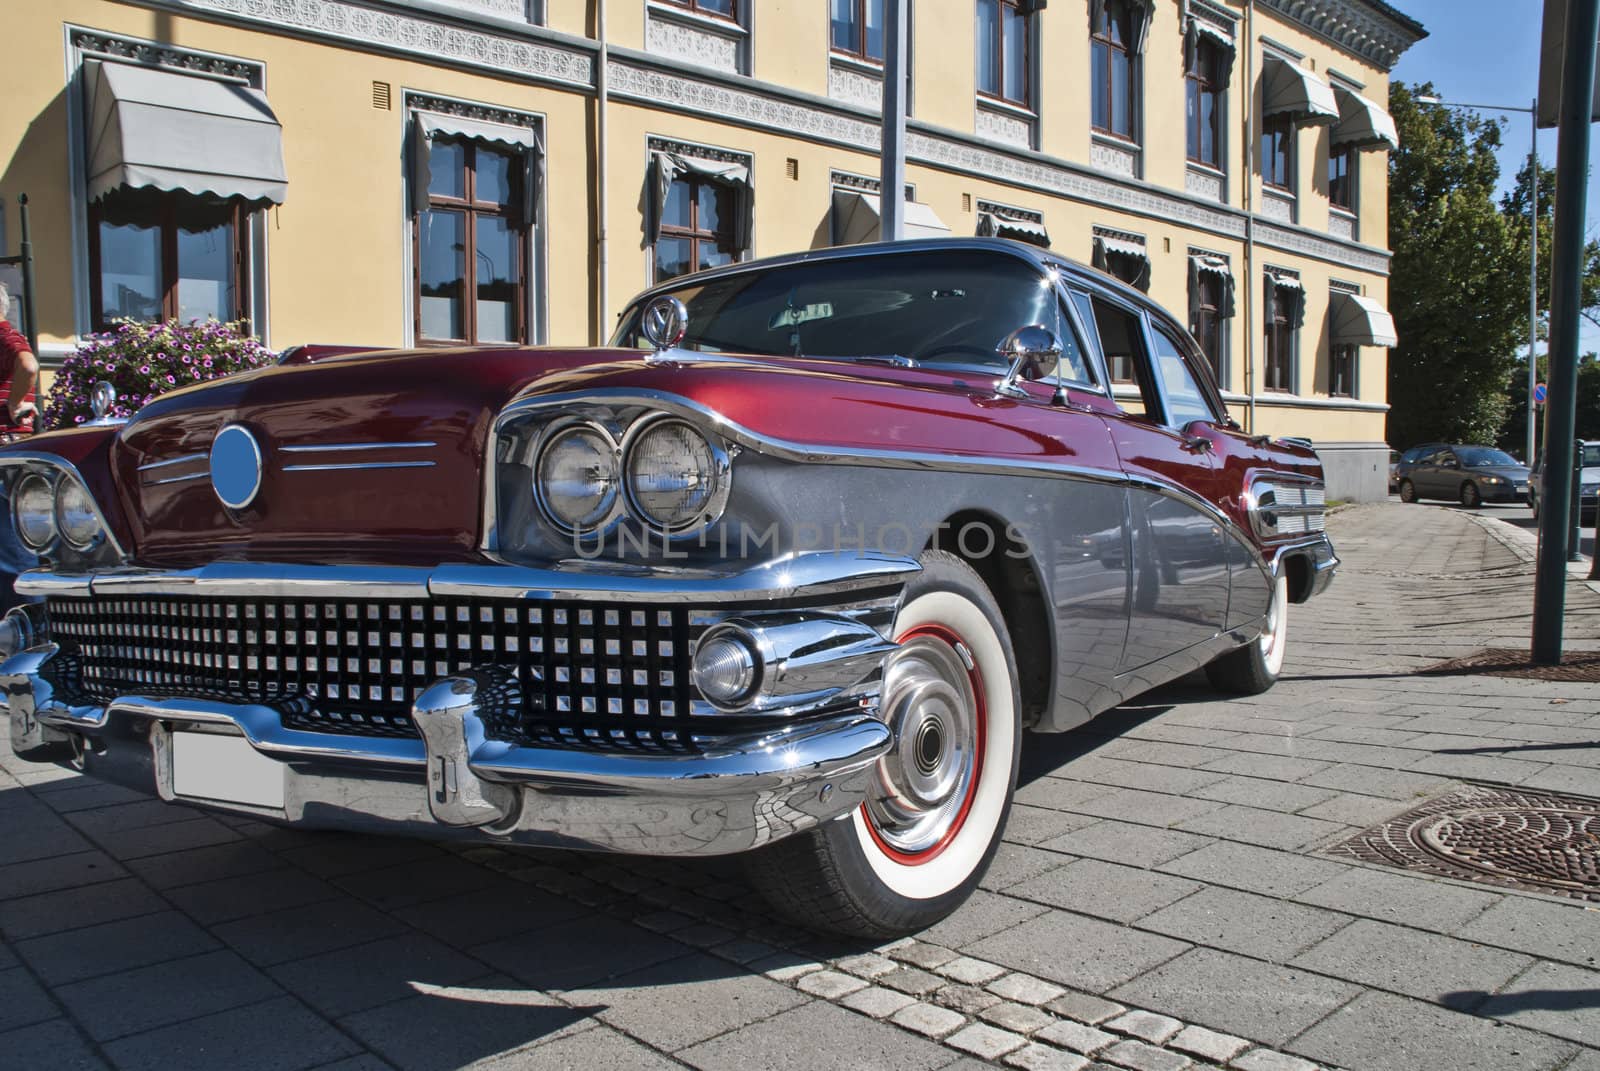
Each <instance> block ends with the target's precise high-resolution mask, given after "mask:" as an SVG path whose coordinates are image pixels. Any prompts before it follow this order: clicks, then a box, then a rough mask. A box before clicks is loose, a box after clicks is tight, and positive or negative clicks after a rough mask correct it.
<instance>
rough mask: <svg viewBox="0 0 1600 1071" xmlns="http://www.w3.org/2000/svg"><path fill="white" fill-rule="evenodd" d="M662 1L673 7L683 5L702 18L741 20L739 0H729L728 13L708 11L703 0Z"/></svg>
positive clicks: (735, 21) (728, 20) (661, 0)
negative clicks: (702, 4)
mask: <svg viewBox="0 0 1600 1071" xmlns="http://www.w3.org/2000/svg"><path fill="white" fill-rule="evenodd" d="M660 2H661V3H664V4H670V5H672V6H673V7H681V8H683V9H684V10H685V11H692V12H694V13H695V14H696V15H699V16H701V17H702V18H707V19H721V20H722V21H723V22H734V23H737V22H738V21H739V0H728V11H727V13H726V14H724V13H723V12H721V11H707V10H706V9H705V8H703V7H702V6H701V0H660Z"/></svg>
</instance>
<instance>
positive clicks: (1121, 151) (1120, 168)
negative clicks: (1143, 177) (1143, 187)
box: [1089, 137, 1139, 178]
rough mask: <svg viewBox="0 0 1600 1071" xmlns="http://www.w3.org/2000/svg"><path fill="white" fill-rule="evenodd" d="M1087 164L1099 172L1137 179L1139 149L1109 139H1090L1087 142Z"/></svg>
mask: <svg viewBox="0 0 1600 1071" xmlns="http://www.w3.org/2000/svg"><path fill="white" fill-rule="evenodd" d="M1089 164H1090V166H1091V167H1094V168H1096V169H1098V170H1100V171H1110V172H1111V173H1112V174H1114V175H1127V176H1128V177H1129V178H1138V177H1139V149H1138V147H1137V146H1134V145H1128V144H1125V143H1123V142H1120V141H1112V140H1110V139H1109V138H1100V137H1096V138H1092V139H1091V140H1090V142H1089Z"/></svg>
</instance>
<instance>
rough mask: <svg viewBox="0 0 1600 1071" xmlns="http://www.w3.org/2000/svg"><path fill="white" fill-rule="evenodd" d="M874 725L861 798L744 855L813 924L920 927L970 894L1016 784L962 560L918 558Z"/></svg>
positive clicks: (1007, 723)
mask: <svg viewBox="0 0 1600 1071" xmlns="http://www.w3.org/2000/svg"><path fill="white" fill-rule="evenodd" d="M894 635H895V639H896V641H897V642H898V643H899V644H900V647H899V649H898V650H897V651H896V652H895V653H894V654H892V655H890V656H889V659H888V660H887V662H886V663H885V666H884V682H883V698H882V707H881V716H882V717H883V718H884V720H885V721H886V722H887V723H888V724H889V726H890V728H891V729H892V730H893V732H894V743H893V745H892V746H891V748H890V750H889V752H888V754H886V755H885V756H884V757H883V758H882V759H880V760H879V761H878V763H877V765H876V766H875V767H874V769H873V770H872V773H871V776H872V781H871V785H870V787H869V789H868V792H867V800H866V802H865V803H864V804H863V805H862V806H860V807H858V808H856V810H855V811H853V812H851V814H850V815H849V816H847V817H844V818H840V819H838V820H837V821H833V822H829V823H827V824H826V825H823V826H819V827H818V828H816V829H813V830H809V831H808V832H805V833H800V834H797V835H795V836H792V837H789V838H787V839H786V840H782V841H779V842H778V843H776V844H773V845H769V846H767V847H765V848H761V849H759V850H757V851H754V852H751V853H750V854H749V855H747V856H746V857H745V864H746V871H747V873H748V874H749V876H750V880H751V882H752V883H753V884H754V885H755V886H756V888H758V889H759V890H760V891H761V892H762V894H763V895H765V896H766V897H767V899H768V900H769V901H771V902H772V904H773V905H774V906H775V907H777V908H778V909H779V910H781V911H782V912H784V913H785V914H787V915H788V916H789V917H791V918H793V919H795V920H796V921H797V922H800V923H801V924H803V925H805V926H809V927H811V928H813V929H819V930H828V931H832V932H835V933H843V934H849V935H852V936H858V937H873V938H883V937H893V936H899V935H902V934H908V933H915V932H916V931H918V930H921V929H925V928H926V927H928V926H931V925H933V924H934V923H936V922H938V921H939V920H940V919H942V918H944V917H945V916H946V915H948V914H950V912H952V911H954V910H955V909H956V908H957V907H959V906H960V905H961V903H962V902H963V901H964V900H966V898H967V897H968V896H970V895H971V894H972V891H973V890H974V889H975V888H977V885H978V882H979V880H980V879H982V877H983V874H984V871H986V870H987V869H988V867H989V861H990V860H991V859H992V858H993V857H994V853H995V850H996V849H997V848H998V847H999V845H1000V837H1001V834H1002V832H1003V831H1004V829H1005V822H1006V816H1007V814H1008V813H1009V812H1010V808H1011V794H1012V791H1013V790H1014V788H1015V786H1016V779H1017V755H1018V747H1017V745H1018V741H1019V739H1020V718H1021V703H1020V702H1019V697H1018V691H1017V667H1016V664H1015V662H1014V661H1013V659H1012V655H1011V637H1010V634H1009V633H1008V632H1007V630H1006V624H1005V620H1004V618H1003V617H1002V616H1001V614H1000V608H999V606H998V605H997V604H996V602H995V600H994V596H993V595H991V594H990V592H989V589H988V588H987V587H986V586H985V585H984V583H983V580H982V579H981V578H980V577H979V576H978V574H977V573H976V572H974V571H973V569H972V567H971V566H970V565H968V564H967V563H966V562H964V561H962V560H961V559H960V558H957V557H956V556H955V555H953V554H948V553H945V552H944V551H937V550H934V551H928V552H926V553H924V554H923V556H922V572H921V573H919V574H918V575H917V576H916V578H915V579H913V580H912V581H911V583H910V584H908V585H907V587H906V595H905V600H904V603H903V605H902V607H901V609H900V612H899V614H897V615H896V617H895V623H894Z"/></svg>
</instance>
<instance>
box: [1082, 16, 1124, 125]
mask: <svg viewBox="0 0 1600 1071" xmlns="http://www.w3.org/2000/svg"><path fill="white" fill-rule="evenodd" d="M1090 30H1091V36H1090V40H1089V80H1090V87H1089V92H1090V96H1091V98H1092V100H1091V108H1092V116H1093V122H1094V128H1095V129H1096V130H1098V131H1100V132H1102V133H1105V134H1114V135H1116V136H1117V137H1120V138H1127V139H1128V140H1129V141H1132V140H1133V111H1134V108H1133V104H1134V64H1135V62H1136V60H1135V55H1136V53H1135V51H1134V48H1133V32H1134V25H1133V13H1132V12H1131V11H1130V10H1129V9H1128V5H1127V4H1126V3H1125V2H1124V0H1106V2H1105V4H1104V5H1102V6H1101V7H1100V8H1099V10H1098V11H1096V12H1095V20H1094V24H1093V25H1092V26H1091V27H1090Z"/></svg>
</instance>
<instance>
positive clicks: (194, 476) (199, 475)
mask: <svg viewBox="0 0 1600 1071" xmlns="http://www.w3.org/2000/svg"><path fill="white" fill-rule="evenodd" d="M209 475H211V474H210V473H209V472H194V473H190V474H189V475H188V476H168V477H167V478H166V479H164V480H147V481H145V486H146V487H160V486H161V485H163V484H168V483H188V482H189V481H190V480H203V479H205V478H206V477H207V476H209Z"/></svg>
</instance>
